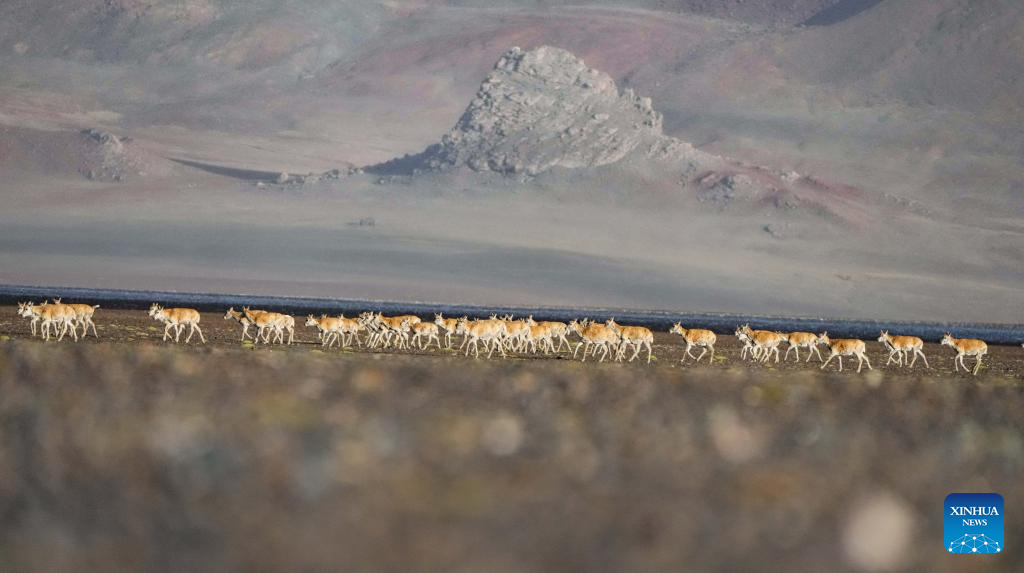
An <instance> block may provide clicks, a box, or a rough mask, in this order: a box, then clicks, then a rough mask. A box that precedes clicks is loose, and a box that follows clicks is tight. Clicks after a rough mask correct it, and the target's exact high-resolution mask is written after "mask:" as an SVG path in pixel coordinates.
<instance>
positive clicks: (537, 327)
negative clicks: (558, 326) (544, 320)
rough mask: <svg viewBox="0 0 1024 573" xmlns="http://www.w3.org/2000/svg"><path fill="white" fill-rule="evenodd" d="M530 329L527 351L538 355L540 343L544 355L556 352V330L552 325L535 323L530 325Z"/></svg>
mask: <svg viewBox="0 0 1024 573" xmlns="http://www.w3.org/2000/svg"><path fill="white" fill-rule="evenodd" d="M529 329H530V333H529V335H528V337H527V350H529V351H530V352H534V353H536V352H537V343H540V347H541V349H543V350H544V354H550V353H552V352H556V350H555V343H554V340H553V339H554V329H553V328H552V327H551V326H550V325H544V324H537V323H534V324H531V325H529Z"/></svg>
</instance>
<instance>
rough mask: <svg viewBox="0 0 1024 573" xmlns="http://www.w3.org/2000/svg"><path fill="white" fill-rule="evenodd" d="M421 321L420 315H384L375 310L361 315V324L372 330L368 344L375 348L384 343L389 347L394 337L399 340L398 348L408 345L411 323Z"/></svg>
mask: <svg viewBox="0 0 1024 573" xmlns="http://www.w3.org/2000/svg"><path fill="white" fill-rule="evenodd" d="M414 319H415V320H414ZM420 322H421V321H420V319H419V317H415V316H411V315H405V316H384V315H383V314H382V313H373V312H364V313H362V314H360V315H359V324H360V325H362V326H363V327H365V328H366V329H367V330H369V331H370V336H369V339H368V340H367V345H369V346H371V347H374V348H376V347H378V346H380V345H381V344H382V343H383V347H384V348H389V347H390V346H391V340H392V339H396V340H397V343H396V345H395V346H396V347H397V348H399V349H402V348H405V347H407V346H408V345H409V329H410V325H412V324H418V323H420Z"/></svg>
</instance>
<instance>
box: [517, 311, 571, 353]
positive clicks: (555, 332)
mask: <svg viewBox="0 0 1024 573" xmlns="http://www.w3.org/2000/svg"><path fill="white" fill-rule="evenodd" d="M526 323H527V324H529V325H530V326H541V327H545V328H547V329H548V332H549V333H550V334H551V341H552V342H554V340H555V339H556V338H557V339H558V347H557V348H555V350H554V351H555V352H561V350H562V346H565V347H566V348H572V344H571V343H570V342H569V339H568V338H566V336H569V333H570V330H569V325H568V324H566V323H564V322H554V321H544V322H537V321H535V320H533V315H530V316H528V317H526Z"/></svg>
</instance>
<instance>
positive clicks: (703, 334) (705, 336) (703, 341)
mask: <svg viewBox="0 0 1024 573" xmlns="http://www.w3.org/2000/svg"><path fill="white" fill-rule="evenodd" d="M668 333H669V334H678V335H680V336H682V337H683V340H684V341H686V356H689V357H690V358H693V354H692V353H691V352H690V349H691V348H693V347H694V346H700V347H701V352H700V356H698V357H696V359H695V362H700V359H701V358H704V354H706V353H707V351H708V350H709V349H710V350H711V356H709V357H708V364H712V363H713V362H714V361H715V342H716V341H717V340H718V337H717V336H715V333H714V332H711V331H710V330H706V329H703V328H683V325H682V324H680V323H678V322H677V323H675V324H673V325H672V328H671V329H669V331H668ZM737 336H739V335H737ZM686 356H683V359H682V360H680V362H686Z"/></svg>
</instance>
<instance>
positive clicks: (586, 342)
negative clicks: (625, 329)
mask: <svg viewBox="0 0 1024 573" xmlns="http://www.w3.org/2000/svg"><path fill="white" fill-rule="evenodd" d="M569 328H570V329H571V330H572V331H573V332H575V333H576V334H578V335H580V339H581V340H580V342H579V343H577V344H576V348H575V349H574V350H573V351H572V357H573V358H576V353H577V352H578V351H579V349H580V347H581V346H582V347H583V359H582V360H581V361H582V362H586V361H587V353H588V352H589V351H590V347H591V346H593V347H594V356H595V357H596V356H597V349H598V347H600V348H601V350H602V352H601V358H600V359H599V360H598V362H604V359H605V358H607V357H608V354H609V353H610V352H611V351H612V347H616V348H617V345H618V343H619V333H618V332H616V331H614V330H612V329H611V328H609V327H608V326H606V325H604V324H597V323H594V322H590V321H588V320H586V319H584V320H583V321H581V322H577V321H575V320H574V321H572V322H570V323H569Z"/></svg>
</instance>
